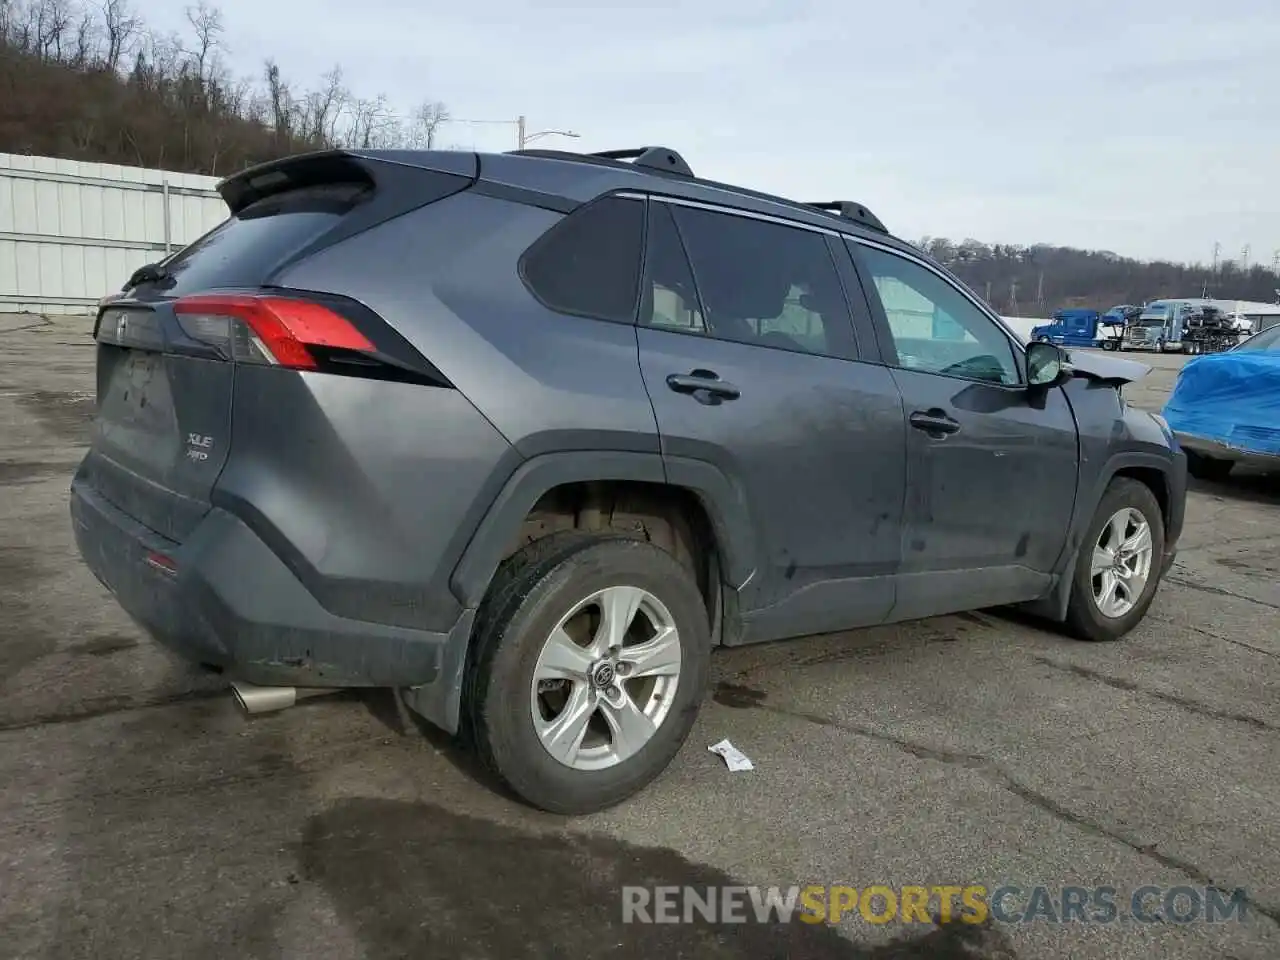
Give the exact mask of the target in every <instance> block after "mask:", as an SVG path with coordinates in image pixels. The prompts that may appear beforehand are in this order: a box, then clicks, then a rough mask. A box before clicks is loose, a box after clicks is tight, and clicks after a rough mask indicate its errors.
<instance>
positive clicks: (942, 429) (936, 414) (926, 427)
mask: <svg viewBox="0 0 1280 960" xmlns="http://www.w3.org/2000/svg"><path fill="white" fill-rule="evenodd" d="M907 419H908V422H909V423H910V424H911V426H913V427H915V428H916V429H917V430H923V431H924V432H925V433H927V434H928V435H929V436H931V437H933V438H934V439H940V438H942V437H945V436H947V435H949V434H952V433H955V432H956V431H958V430H959V429H960V424H959V422H958V421H956V420H953V419H951V418H950V417H949V416H947V415H946V413H944V412H943V411H942V410H937V409H934V410H928V411H923V410H917V411H916V412H915V413H913V414H911V416H910V417H908V418H907Z"/></svg>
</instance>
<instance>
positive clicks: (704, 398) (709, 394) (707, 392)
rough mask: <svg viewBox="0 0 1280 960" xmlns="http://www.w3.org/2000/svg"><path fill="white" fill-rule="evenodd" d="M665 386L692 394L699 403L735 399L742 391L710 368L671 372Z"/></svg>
mask: <svg viewBox="0 0 1280 960" xmlns="http://www.w3.org/2000/svg"><path fill="white" fill-rule="evenodd" d="M667 386H668V387H670V388H671V389H672V390H674V391H675V392H676V393H689V394H692V395H693V397H694V399H695V400H697V401H698V402H700V403H711V404H714V403H719V402H720V401H721V400H737V399H738V398H739V397H740V396H742V391H741V390H739V389H738V388H737V387H736V386H734V385H733V384H732V383H729V382H728V381H727V380H721V379H720V377H719V376H717V375H716V374H715V373H714V372H712V371H711V370H694V371H693V372H692V373H673V374H671V375H670V376H669V377H667Z"/></svg>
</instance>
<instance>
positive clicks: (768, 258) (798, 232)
mask: <svg viewBox="0 0 1280 960" xmlns="http://www.w3.org/2000/svg"><path fill="white" fill-rule="evenodd" d="M652 208H653V218H652V220H651V221H650V247H649V257H648V259H649V279H648V281H647V282H646V291H645V300H644V302H643V305H642V307H641V322H645V323H649V324H650V325H652V326H655V327H662V328H666V329H677V330H681V331H682V332H688V333H699V334H703V335H706V336H710V337H714V338H716V339H719V340H733V341H736V342H739V343H750V344H754V345H756V346H764V347H774V348H777V349H781V350H790V351H794V352H800V353H815V354H823V355H826V356H834V357H842V358H847V357H851V356H853V354H854V349H853V321H852V319H851V318H850V316H849V308H848V305H847V303H846V301H845V298H844V289H843V287H842V286H841V284H840V278H839V276H838V275H837V273H836V267H835V263H834V262H833V260H832V258H831V253H830V251H829V250H828V249H827V242H826V239H825V237H824V236H823V235H822V234H820V233H815V232H813V231H811V230H803V229H800V228H794V227H788V226H784V225H782V224H775V223H769V222H766V221H762V220H756V219H753V218H749V217H740V216H734V215H733V214H728V213H716V212H712V211H709V210H700V209H695V208H691V207H685V206H680V205H677V204H668V203H662V202H654V203H653V204H652ZM690 268H692V269H690Z"/></svg>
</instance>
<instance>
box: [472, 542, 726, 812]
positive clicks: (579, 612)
mask: <svg viewBox="0 0 1280 960" xmlns="http://www.w3.org/2000/svg"><path fill="white" fill-rule="evenodd" d="M526 551H533V552H534V553H536V554H539V555H538V556H536V557H535V558H534V559H533V560H532V561H530V560H529V558H527V557H522V556H521V555H520V554H517V555H516V556H515V557H513V558H511V560H509V561H507V562H506V563H505V564H504V566H503V569H502V570H500V571H499V573H498V575H497V576H496V577H495V582H494V585H493V587H492V588H491V590H490V596H489V597H488V598H487V599H486V601H485V608H484V609H483V610H482V611H481V613H480V615H479V618H478V620H477V625H476V640H475V642H476V644H477V647H476V652H475V657H474V660H473V663H472V665H471V668H470V677H469V679H470V682H469V684H468V696H467V700H468V704H467V709H468V713H469V716H470V720H471V730H472V734H473V737H474V740H475V746H476V747H477V749H478V752H479V753H480V756H481V758H482V759H483V760H484V761H485V763H486V764H487V765H488V766H489V767H490V768H491V769H492V770H493V771H494V772H495V773H497V774H498V776H500V777H501V778H502V779H503V780H504V781H505V782H506V783H507V784H508V785H509V786H510V787H511V788H512V789H513V790H514V791H515V792H516V793H517V794H519V795H520V796H521V797H522V798H523V799H524V800H525V801H527V802H528V803H530V804H532V805H534V806H536V807H540V808H541V809H543V810H547V811H550V812H552V813H560V814H584V813H593V812H596V811H599V810H603V809H605V808H607V807H611V806H613V805H615V804H617V803H620V802H622V801H623V800H625V799H627V798H628V797H630V796H632V795H633V794H635V793H638V792H639V791H640V790H642V789H644V787H646V786H647V785H648V784H649V783H650V782H652V781H653V780H655V779H657V777H658V776H659V775H660V774H661V773H662V772H663V771H664V770H665V769H666V768H667V766H668V765H669V764H670V763H671V760H672V759H673V758H674V757H675V755H676V754H677V753H678V752H679V750H680V748H681V746H682V745H683V744H684V741H685V739H686V738H687V737H688V735H689V730H690V729H691V728H692V726H693V722H694V719H695V718H696V716H697V713H698V708H699V707H700V706H701V703H702V697H703V695H704V693H705V688H706V683H707V671H708V665H709V658H710V649H711V631H710V627H709V624H708V617H707V610H706V604H705V603H704V601H703V597H702V594H701V592H700V591H699V589H698V586H697V582H696V580H695V578H694V576H693V575H692V573H691V572H690V571H689V570H688V569H686V568H685V567H684V566H682V565H681V564H680V563H679V562H678V561H677V560H676V559H675V558H674V557H672V556H671V555H670V554H669V553H667V552H666V551H664V550H662V549H661V548H659V547H657V546H654V545H653V544H651V543H648V542H645V541H640V540H634V539H630V538H621V537H579V538H574V539H570V540H567V541H564V542H562V543H561V544H560V545H558V546H554V547H551V548H539V546H538V544H537V543H535V544H533V545H531V546H530V547H529V548H526Z"/></svg>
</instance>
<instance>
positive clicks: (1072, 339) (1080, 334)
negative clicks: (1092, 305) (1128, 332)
mask: <svg viewBox="0 0 1280 960" xmlns="http://www.w3.org/2000/svg"><path fill="white" fill-rule="evenodd" d="M1123 336H1124V317H1123V314H1122V315H1120V318H1119V319H1116V317H1115V315H1114V310H1109V311H1107V313H1106V315H1105V316H1104V315H1103V314H1100V313H1098V311H1097V310H1084V309H1067V310H1058V311H1057V312H1056V313H1054V315H1053V318H1052V322H1050V323H1047V324H1044V325H1042V326H1039V327H1032V328H1031V339H1032V340H1042V341H1045V342H1047V343H1054V344H1058V345H1059V346H1063V347H1101V348H1102V349H1103V350H1115V349H1117V348H1118V347H1119V345H1120V341H1121V339H1122V337H1123Z"/></svg>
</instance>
